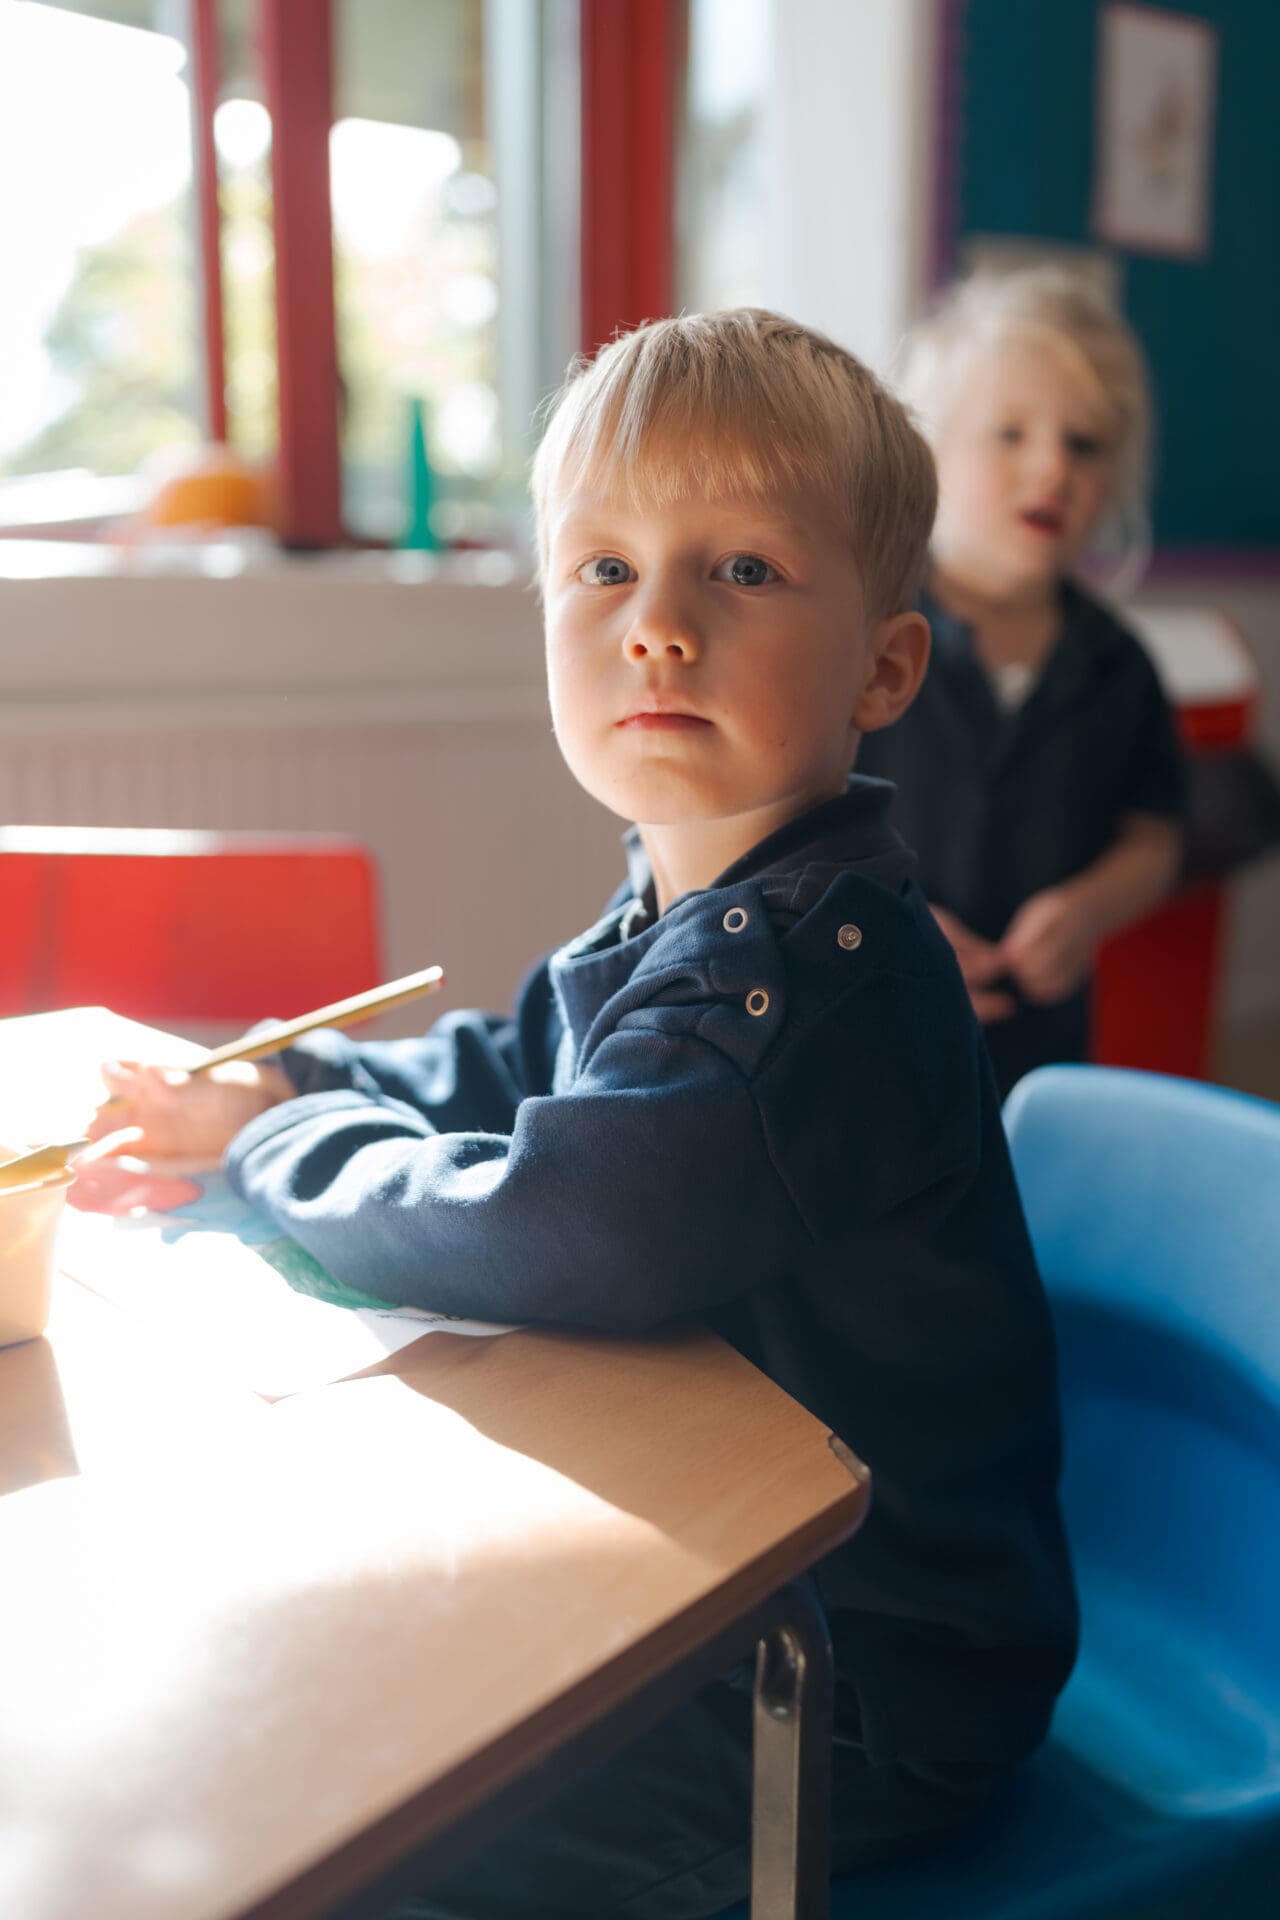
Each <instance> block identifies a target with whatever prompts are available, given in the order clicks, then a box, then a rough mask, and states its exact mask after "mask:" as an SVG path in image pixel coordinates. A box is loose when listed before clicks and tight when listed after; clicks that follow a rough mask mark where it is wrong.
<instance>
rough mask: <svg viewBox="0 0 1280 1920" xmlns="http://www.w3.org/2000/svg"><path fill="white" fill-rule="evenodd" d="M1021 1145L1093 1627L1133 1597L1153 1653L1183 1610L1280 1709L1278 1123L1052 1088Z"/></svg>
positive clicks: (1200, 1101)
mask: <svg viewBox="0 0 1280 1920" xmlns="http://www.w3.org/2000/svg"><path fill="white" fill-rule="evenodd" d="M1005 1123H1006V1128H1007V1131H1008V1134H1009V1141H1010V1146H1011V1150H1012V1154H1013V1161H1014V1167H1015V1170H1016V1172H1017V1176H1018V1183H1019V1187H1020V1189H1021V1192H1022V1197H1023V1203H1024V1205H1025V1207H1026V1211H1027V1219H1028V1223H1029V1225H1030V1228H1031V1235H1032V1239H1033V1241H1034V1243H1035V1247H1036V1254H1037V1257H1038V1260H1039V1262H1040V1268H1041V1272H1042V1273H1043V1275H1044V1279H1045V1284H1046V1287H1047V1289H1048V1292H1049V1298H1050V1302H1051V1305H1052V1308H1053V1313H1054V1319H1055V1323H1056V1326H1057V1331H1058V1339H1059V1347H1060V1358H1061V1371H1062V1392H1063V1407H1064V1421H1065V1431H1066V1455H1067V1458H1066V1467H1065V1473H1064V1484H1063V1500H1064V1509H1065V1512H1066V1518H1067V1528H1068V1532H1069V1534H1070V1536H1071V1542H1072V1548H1073V1552H1074V1553H1075V1556H1076V1560H1077V1565H1078V1567H1079V1569H1080V1574H1081V1585H1082V1590H1083V1591H1084V1594H1085V1610H1086V1624H1087V1616H1088V1605H1089V1589H1090V1587H1091V1586H1094V1587H1095V1588H1105V1589H1106V1590H1107V1591H1108V1592H1109V1593H1110V1594H1111V1595H1112V1596H1114V1595H1115V1594H1116V1593H1117V1592H1119V1591H1121V1590H1122V1589H1123V1590H1124V1591H1127V1592H1129V1593H1131V1594H1132V1595H1133V1596H1134V1600H1135V1608H1134V1618H1135V1619H1143V1618H1145V1619H1146V1621H1147V1622H1148V1627H1147V1631H1148V1632H1149V1634H1150V1635H1151V1636H1153V1637H1155V1636H1158V1635H1159V1633H1160V1631H1161V1626H1160V1622H1161V1619H1162V1618H1169V1617H1171V1610H1172V1611H1173V1612H1174V1613H1176V1614H1177V1615H1178V1617H1179V1618H1180V1619H1181V1621H1182V1622H1183V1623H1184V1624H1185V1625H1186V1626H1187V1627H1188V1629H1189V1631H1190V1632H1191V1634H1192V1636H1193V1639H1194V1642H1195V1644H1197V1645H1198V1646H1199V1648H1200V1649H1201V1652H1200V1655H1199V1657H1200V1658H1202V1659H1203V1660H1204V1661H1205V1662H1207V1663H1212V1662H1213V1661H1214V1660H1215V1659H1216V1660H1217V1661H1218V1671H1219V1678H1220V1679H1222V1677H1223V1675H1225V1673H1226V1671H1227V1669H1228V1668H1234V1669H1236V1673H1237V1680H1239V1676H1240V1672H1241V1671H1244V1672H1245V1673H1246V1674H1247V1679H1246V1680H1242V1681H1240V1684H1247V1685H1248V1686H1249V1688H1250V1690H1251V1692H1252V1694H1253V1695H1255V1696H1259V1695H1262V1696H1267V1697H1269V1698H1270V1700H1271V1702H1272V1704H1273V1706H1275V1707H1280V1647H1278V1646H1277V1641H1278V1640H1280V1636H1277V1635H1276V1633H1275V1628H1274V1619H1275V1609H1276V1594H1277V1592H1278V1591H1280V1108H1276V1107H1273V1106H1271V1105H1269V1104H1268V1103H1267V1102H1265V1101H1261V1100H1254V1099H1251V1098H1249V1097H1247V1096H1245V1095H1242V1094H1236V1093H1231V1092H1227V1091H1224V1090H1223V1089H1221V1088H1218V1087H1211V1086H1205V1085H1202V1084H1200V1083H1198V1082H1192V1081H1182V1080H1175V1079H1170V1078H1166V1077H1165V1076H1163V1075H1158V1074H1149V1073H1138V1072H1131V1071H1127V1070H1124V1069H1119V1068H1107V1067H1046V1068H1042V1069H1040V1070H1039V1071H1038V1072H1036V1073H1033V1074H1030V1075H1028V1077H1027V1078H1026V1079H1025V1080H1024V1081H1022V1082H1021V1083H1020V1084H1019V1085H1018V1086H1017V1087H1015V1088H1014V1090H1013V1092H1012V1094H1011V1095H1010V1097H1009V1100H1008V1102H1007V1104H1006V1107H1005ZM1143 1595H1145V1596H1146V1600H1145V1601H1144V1600H1143V1599H1142V1596H1143ZM1228 1647H1229V1648H1230V1649H1231V1657H1230V1659H1227V1658H1226V1654H1225V1651H1224V1650H1225V1649H1227V1648H1228ZM1215 1648H1217V1649H1218V1650H1219V1651H1218V1653H1215V1652H1214V1649H1215ZM1240 1662H1243V1663H1244V1665H1243V1669H1240V1665H1239V1663H1240ZM1233 1684H1236V1682H1235V1681H1233Z"/></svg>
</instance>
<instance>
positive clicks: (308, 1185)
mask: <svg viewBox="0 0 1280 1920" xmlns="http://www.w3.org/2000/svg"><path fill="white" fill-rule="evenodd" d="M406 1084H407V1083H406V1082H405V1081H404V1080H403V1079H401V1080H399V1081H398V1082H397V1085H399V1086H400V1087H401V1088H404V1087H405V1086H406ZM446 1111H447V1104H441V1103H437V1104H436V1106H435V1108H434V1111H433V1113H429V1112H424V1111H419V1110H417V1109H416V1108H415V1107H414V1106H413V1105H412V1104H411V1103H410V1102H409V1101H407V1100H405V1099H404V1098H402V1097H401V1094H400V1093H397V1092H394V1091H393V1090H392V1088H391V1087H390V1086H389V1085H384V1086H382V1087H381V1088H380V1089H379V1091H378V1093H376V1094H375V1093H372V1092H369V1091H366V1090H364V1089H363V1088H362V1087H361V1086H359V1085H356V1084H351V1085H349V1086H346V1087H330V1088H328V1089H327V1090H323V1091H318V1092H310V1093H305V1094H303V1095H302V1096H301V1097H300V1098H298V1099H296V1100H292V1101H287V1102H285V1103H284V1104H283V1105H282V1106H278V1107H273V1108H271V1109H270V1110H269V1111H268V1112H267V1113H265V1114H262V1115H261V1116H260V1117H259V1118H258V1119H256V1120H255V1121H253V1122H252V1123H251V1125H249V1126H248V1127H246V1128H245V1129H244V1130H243V1131H242V1132H241V1133H240V1134H238V1135H237V1136H236V1138H235V1139H234V1140H233V1141H232V1143H231V1146H230V1148H229V1149H228V1154H227V1162H226V1164H227V1170H228V1174H229V1176H230V1178H231V1180H232V1183H233V1185H234V1186H236V1187H237V1189H238V1190H239V1191H240V1192H241V1193H242V1194H243V1195H244V1196H245V1198H246V1199H248V1200H249V1201H250V1202H251V1203H252V1204H254V1205H255V1206H257V1207H259V1208H260V1209H261V1210H262V1211H263V1212H265V1213H266V1214H268V1215H269V1216H270V1217H271V1218H272V1219H273V1220H275V1221H276V1222H277V1223H278V1224H279V1225H280V1226H281V1227H282V1228H283V1229H284V1230H285V1231H286V1232H287V1233H289V1234H290V1235H292V1236H293V1238H294V1239H296V1240H298V1241H299V1242H300V1243H301V1244H302V1246H304V1247H305V1248H306V1249H307V1251H308V1252H309V1253H311V1254H312V1255H313V1256H314V1257H315V1258H316V1259H317V1260H319V1261H320V1262H321V1263H322V1264H323V1265H324V1266H326V1267H327V1268H328V1269H329V1270H330V1272H332V1273H334V1274H335V1275H336V1276H337V1277H338V1278H339V1279H342V1280H345V1281H347V1282H348V1283H349V1284H351V1285H353V1286H357V1287H360V1288H361V1289H362V1290H364V1291H366V1292H370V1293H374V1294H377V1295H378V1296H380V1297H381V1298H383V1299H386V1300H394V1301H397V1302H400V1303H403V1304H408V1305H414V1306H421V1307H427V1308H431V1309H434V1310H436V1311H440V1312H444V1313H451V1314H458V1315H463V1316H467V1317H472V1318H479V1319H489V1320H514V1321H529V1320H543V1321H560V1322H567V1323H569V1324H573V1325H579V1326H588V1327H598V1328H604V1329H609V1330H613V1331H620V1332H621V1331H631V1330H638V1329H642V1328H645V1327H650V1326H654V1325H657V1324H659V1323H660V1322H662V1321H664V1320H668V1319H671V1318H673V1317H675V1316H677V1315H680V1314H685V1313H692V1312H697V1311H700V1310H705V1309H706V1308H708V1307H710V1306H713V1305H715V1304H718V1303H720V1302H723V1301H724V1300H726V1299H729V1298H732V1297H734V1296H735V1295H737V1294H739V1293H741V1292H744V1291H746V1290H748V1289H750V1288H752V1287H754V1286H756V1285H759V1284H762V1283H765V1282H767V1281H768V1280H770V1279H774V1278H776V1277H777V1276H778V1275H779V1274H780V1273H782V1272H783V1271H785V1269H786V1268H787V1266H788V1264H789V1263H790V1262H791V1261H793V1260H794V1259H795V1257H796V1255H797V1253H798V1252H799V1251H800V1249H801V1248H804V1249H806V1250H807V1249H808V1248H809V1247H811V1245H812V1242H811V1239H810V1237H809V1235H808V1233H807V1231H806V1229H805V1227H804V1224H803V1222H802V1221H801V1219H800V1216H799V1214H798V1213H797V1211H796V1209H795V1207H794V1205H793V1203H792V1201H791V1199H790V1197H789V1195H788V1193H787V1191H786V1190H785V1188H784V1186H783V1184H782V1181H781V1180H780V1178H779V1176H778V1173H777V1171H776V1169H775V1167H774V1165H773V1162H772V1159H771V1157H770V1154H769V1150H768V1147H767V1145H766V1142H765V1139H764V1134H763V1129H762V1126H761V1122H760V1117H759V1113H758V1109H757V1106H756V1102H755V1099H754V1096H753V1093H752V1090H751V1087H750V1084H749V1082H748V1080H747V1079H746V1078H745V1076H744V1075H743V1073H742V1072H741V1070H740V1068H739V1067H737V1066H736V1065H735V1063H734V1062H733V1061H732V1060H730V1059H729V1058H728V1057H727V1056H726V1055H725V1054H723V1053H722V1052H721V1051H720V1050H719V1049H718V1048H717V1047H716V1046H715V1045H713V1044H712V1043H710V1042H708V1041H707V1040H704V1039H702V1038H700V1037H698V1036H697V1035H694V1034H691V1033H672V1032H670V1031H662V1030H659V1029H657V1028H654V1027H650V1026H646V1025H644V1024H639V1023H637V1024H628V1025H626V1026H625V1027H619V1028H618V1029H616V1030H615V1031H614V1032H613V1033H611V1034H609V1035H608V1036H607V1037H606V1038H605V1039H604V1040H603V1041H602V1042H601V1043H600V1045H598V1046H597V1047H596V1048H595V1049H594V1051H593V1052H592V1054H591V1056H590V1060H589V1063H588V1065H587V1067H586V1068H585V1070H584V1071H582V1072H581V1073H580V1074H579V1076H578V1078H577V1079H576V1081H575V1082H574V1083H573V1084H572V1086H571V1087H570V1088H569V1089H568V1090H567V1091H566V1092H564V1093H561V1094H556V1095H554V1096H552V1097H546V1096H532V1097H529V1098H527V1099H525V1100H523V1101H522V1102H521V1103H520V1105H519V1107H518V1109H517V1110H516V1113H515V1116H514V1120H513V1122H512V1124H511V1127H510V1129H509V1131H503V1130H496V1129H495V1130H493V1131H487V1130H480V1129H477V1128H476V1127H474V1126H473V1127H470V1128H468V1129H467V1130H465V1131H463V1130H457V1131H441V1130H440V1129H439V1128H438V1127H437V1126H436V1125H435V1124H433V1120H438V1119H439V1118H440V1117H441V1116H442V1114H443V1113H444V1112H446ZM709 1198H711V1199H712V1200H713V1202H714V1204H711V1205H708V1199H709Z"/></svg>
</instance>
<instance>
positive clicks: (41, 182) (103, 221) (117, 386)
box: [0, 0, 201, 521]
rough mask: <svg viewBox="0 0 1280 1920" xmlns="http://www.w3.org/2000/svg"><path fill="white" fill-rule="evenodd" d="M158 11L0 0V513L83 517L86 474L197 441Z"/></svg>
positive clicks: (180, 182)
mask: <svg viewBox="0 0 1280 1920" xmlns="http://www.w3.org/2000/svg"><path fill="white" fill-rule="evenodd" d="M174 13H175V10H174V8H173V7H172V6H163V5H152V4H151V3H150V0H117V3H116V4H112V5H108V4H101V5H86V6H79V7H74V8H73V7H67V6H58V5H37V4H34V0H0V178H3V180H4V181H5V191H4V194H3V195H2V196H0V260H2V261H3V262H4V285H5V292H4V299H3V301H0V393H2V399H0V517H2V518H4V519H8V520H10V521H13V520H21V519H23V518H31V519H42V518H45V517H50V518H55V519H56V518H58V517H60V516H61V515H63V514H64V513H67V512H68V510H69V512H70V515H71V516H75V515H76V513H77V511H78V510H80V511H83V510H84V509H85V508H86V507H87V509H88V511H89V512H90V513H92V512H93V511H95V510H96V508H95V506H94V504H93V503H94V502H100V501H101V499H102V495H101V493H100V491H99V490H95V489H94V487H93V485H92V476H95V475H123V476H132V475H135V474H136V473H137V472H138V471H139V470H140V469H141V468H143V467H145V465H146V463H147V461H148V460H149V459H150V458H152V457H154V456H155V455H157V454H158V453H159V452H161V451H162V450H163V449H164V448H166V447H172V446H174V445H183V444H190V443H191V442H193V441H195V440H197V439H198V438H199V437H200V433H201V424H200V418H199V411H200V409H199V384H198V365H199V356H198V348H197V323H196V302H195V297H194V286H195V272H194V220H193V195H192V157H191V156H192V141H191V100H190V92H189V60H188V55H187V49H186V46H185V44H184V41H183V39H182V38H181V37H180V29H181V19H182V14H181V9H178V12H177V19H178V26H179V32H177V33H175V32H174V31H173V30H172V26H173V20H174ZM166 25H167V27H168V29H169V30H162V27H163V26H166ZM20 476H41V479H40V480H39V482H38V483H36V482H33V481H29V480H28V481H26V482H25V483H23V484H18V480H17V477H20ZM6 482H7V484H5V483H6ZM6 495H7V496H8V498H7V500H6V498H5V496H6ZM109 497H110V498H113V499H114V500H115V501H116V502H117V503H118V504H124V503H125V502H126V501H127V500H128V499H129V498H130V497H131V496H130V494H129V492H128V490H126V492H125V493H124V494H123V495H122V494H121V493H120V491H119V490H118V489H117V491H116V493H115V495H114V496H109ZM24 503H25V505H24Z"/></svg>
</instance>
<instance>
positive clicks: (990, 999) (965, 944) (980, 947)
mask: <svg viewBox="0 0 1280 1920" xmlns="http://www.w3.org/2000/svg"><path fill="white" fill-rule="evenodd" d="M930 912H931V913H932V914H933V917H934V919H935V920H936V921H937V923H938V925H939V926H940V927H941V929H942V931H943V932H944V933H945V934H946V936H947V939H948V940H949V941H950V942H951V945H952V948H953V949H954V951H955V956H956V959H957V960H958V961H959V963H960V972H961V973H962V975H963V976H964V983H965V985H966V987H968V989H969V999H970V1001H971V1002H972V1005H973V1010H974V1012H975V1013H976V1014H977V1016H978V1019H979V1020H980V1021H981V1022H982V1024H983V1026H984V1027H989V1026H994V1025H995V1023H996V1022H997V1021H999V1020H1007V1019H1008V1018H1009V1016H1010V1014H1012V1013H1014V1012H1016V1010H1017V1002H1016V1001H1015V1000H1014V997H1013V995H1012V994H1011V993H1001V992H1000V991H999V989H998V988H995V987H993V986H992V984H991V982H992V981H993V980H997V979H999V977H1000V975H1001V974H1002V973H1007V972H1008V967H1007V965H1006V962H1005V957H1004V954H1003V952H1002V950H1001V949H1000V948H999V947H998V946H996V945H995V943H994V941H991V940H984V939H983V937H982V935H981V934H980V933H975V932H974V931H973V928H972V927H966V925H965V924H964V921H963V920H958V919H957V918H956V916H955V914H954V913H948V912H947V909H946V908H945V907H935V906H933V904H932V902H931V903H930Z"/></svg>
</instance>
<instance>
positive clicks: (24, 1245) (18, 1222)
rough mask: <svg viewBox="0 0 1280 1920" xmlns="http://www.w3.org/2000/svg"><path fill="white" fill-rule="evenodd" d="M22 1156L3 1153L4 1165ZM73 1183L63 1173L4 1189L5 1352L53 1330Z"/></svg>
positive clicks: (0, 1278) (0, 1226)
mask: <svg viewBox="0 0 1280 1920" xmlns="http://www.w3.org/2000/svg"><path fill="white" fill-rule="evenodd" d="M20 1151H21V1149H20V1148H14V1149H11V1150H9V1151H7V1152H6V1150H5V1149H4V1148H3V1147H0V1161H3V1160H9V1159H12V1158H13V1157H14V1155H15V1153H17V1152H20ZM74 1179H75V1172H74V1169H73V1168H71V1167H64V1168H63V1170H62V1172H61V1173H53V1174H49V1175H47V1176H46V1177H45V1179H43V1180H33V1181H32V1182H31V1184H30V1185H29V1186H25V1187H0V1347H8V1346H12V1345H13V1343H14V1342H15V1341H17V1340H35V1339H38V1338H39V1336H40V1335H41V1334H42V1333H43V1332H44V1330H45V1328H46V1327H47V1326H48V1324H49V1310H50V1308H51V1307H52V1305H53V1276H54V1273H55V1271H56V1269H57V1259H56V1252H55V1249H56V1245H57V1238H58V1223H59V1221H60V1220H61V1219H62V1209H63V1205H64V1203H65V1201H66V1197H67V1188H68V1187H69V1186H70V1185H71V1182H72V1181H73V1180H74Z"/></svg>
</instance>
